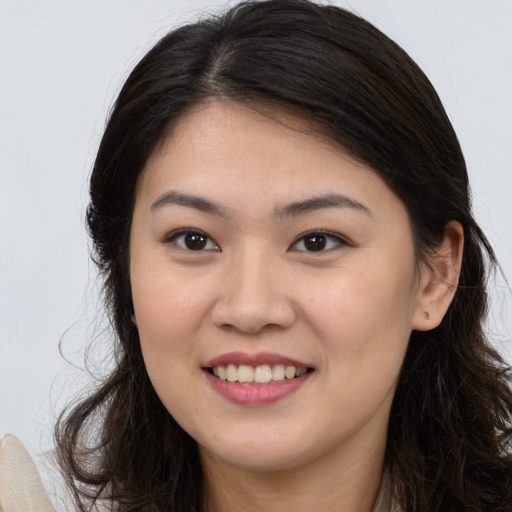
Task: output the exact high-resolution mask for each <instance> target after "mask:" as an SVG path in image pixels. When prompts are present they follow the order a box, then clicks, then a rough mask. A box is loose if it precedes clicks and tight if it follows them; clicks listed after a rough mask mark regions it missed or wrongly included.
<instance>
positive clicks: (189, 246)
mask: <svg viewBox="0 0 512 512" xmlns="http://www.w3.org/2000/svg"><path fill="white" fill-rule="evenodd" d="M165 241H166V243H168V242H173V243H175V244H176V245H177V246H178V247H180V248H181V249H185V250H187V251H211V250H214V251H219V250H220V248H219V246H218V245H217V244H216V243H215V242H214V241H213V240H212V239H211V238H210V237H209V236H208V235H207V234H206V233H203V232H202V231H194V230H190V229H189V230H179V231H177V232H174V233H172V234H171V235H170V236H169V237H167V239H166V240H165Z"/></svg>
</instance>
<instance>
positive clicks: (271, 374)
mask: <svg viewBox="0 0 512 512" xmlns="http://www.w3.org/2000/svg"><path fill="white" fill-rule="evenodd" d="M306 372H307V368H296V367H295V366H292V365H284V364H276V365H273V366H271V365H268V364H262V365H260V366H248V365H245V364H241V365H235V364H228V365H227V366H215V367H214V368H213V374H214V375H215V376H216V377H218V378H219V379H221V380H227V381H229V382H242V383H246V382H256V383H259V384H265V383H267V382H271V381H279V380H284V379H285V378H286V379H293V378H294V377H300V376H301V375H304V374H305V373H306Z"/></svg>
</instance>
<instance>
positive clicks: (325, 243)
mask: <svg viewBox="0 0 512 512" xmlns="http://www.w3.org/2000/svg"><path fill="white" fill-rule="evenodd" d="M187 236H190V237H194V236H196V237H199V239H197V240H196V242H199V247H196V248H191V247H189V246H187V245H186V243H187V242H186V237H187ZM308 237H310V239H314V238H317V240H316V241H314V242H313V243H314V244H316V249H314V250H308V249H307V247H306V239H307V238H308ZM189 241H193V240H192V239H190V240H189ZM170 242H173V243H175V244H176V245H177V246H178V247H180V248H181V249H183V250H185V251H191V252H203V251H211V250H213V251H221V248H220V247H219V245H218V244H217V243H216V242H215V241H214V240H213V239H212V238H210V237H209V236H208V235H207V234H206V233H205V232H204V231H200V230H198V229H191V228H182V229H179V230H177V231H173V232H172V233H170V234H169V235H168V236H166V237H165V239H164V243H170ZM329 242H330V243H329ZM201 244H204V245H201ZM300 244H302V245H303V246H304V248H303V249H299V248H298V246H299V245H300ZM208 245H211V247H208ZM348 245H350V244H349V243H348V242H347V240H345V239H344V238H343V237H341V236H340V235H338V234H336V233H331V232H329V231H322V230H314V231H307V232H306V233H303V234H302V235H300V236H299V237H298V238H297V239H296V240H295V242H293V244H292V245H291V246H290V249H292V250H294V251H298V252H310V253H312V252H319V253H320V252H327V251H330V250H331V249H334V248H336V247H340V246H348Z"/></svg>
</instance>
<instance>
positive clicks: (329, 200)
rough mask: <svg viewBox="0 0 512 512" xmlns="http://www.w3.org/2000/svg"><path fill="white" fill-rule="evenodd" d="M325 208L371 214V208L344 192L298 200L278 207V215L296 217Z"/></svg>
mask: <svg viewBox="0 0 512 512" xmlns="http://www.w3.org/2000/svg"><path fill="white" fill-rule="evenodd" d="M324 208H350V209H353V210H359V211H361V212H364V213H366V214H368V215H371V210H370V208H368V207H367V206H365V205H364V204H363V203H360V202H359V201H357V200H356V199H353V198H351V197H349V196H346V195H343V194H325V195H322V196H317V197H311V198H308V199H304V200H302V201H296V202H293V203H290V204H287V205H285V206H281V207H279V208H277V209H276V215H277V216H278V217H296V216H298V215H304V214H306V213H310V212H313V211H316V210H322V209H324Z"/></svg>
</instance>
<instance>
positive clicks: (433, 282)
mask: <svg viewBox="0 0 512 512" xmlns="http://www.w3.org/2000/svg"><path fill="white" fill-rule="evenodd" d="M463 248H464V230H463V228H462V226H461V225H460V223H459V222H457V221H450V222H448V224H446V226H445V230H444V238H443V241H442V243H441V245H440V246H439V247H438V248H437V249H436V250H435V251H433V252H432V253H431V254H429V255H428V256H427V258H426V261H425V262H424V264H423V265H422V270H421V275H420V284H419V288H418V292H417V301H416V309H415V314H414V319H413V326H412V327H413V329H415V330H417V331H429V330H431V329H434V328H435V327H437V326H438V325H439V324H440V323H441V321H442V320H443V317H444V315H445V314H446V311H447V310H448V307H449V306H450V304H451V302H452V300H453V296H454V295H455V291H456V290H457V285H458V282H459V275H460V270H461V266H462V253H463Z"/></svg>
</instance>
